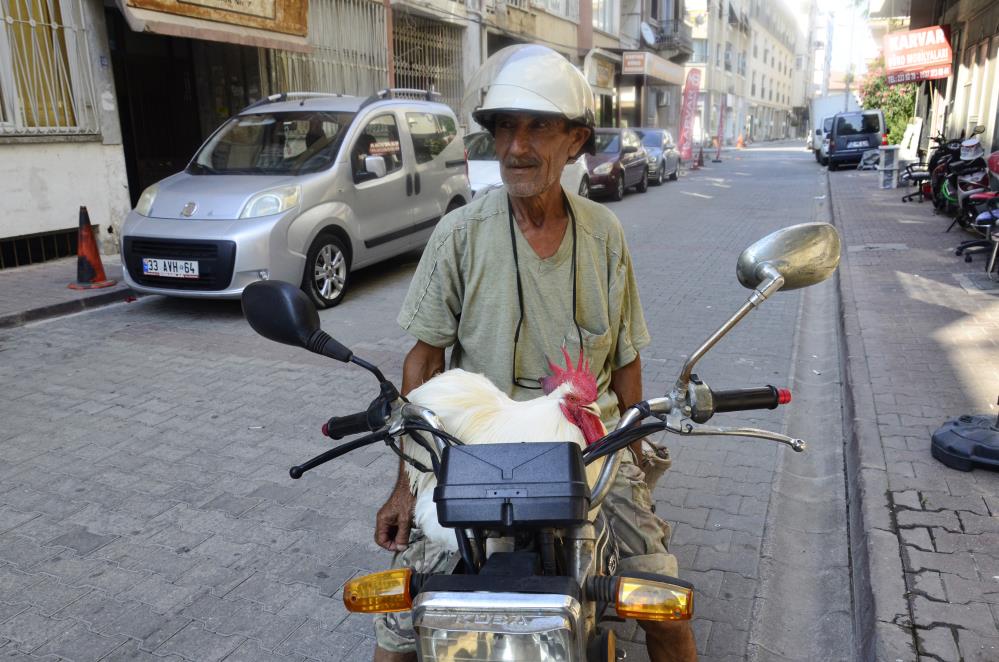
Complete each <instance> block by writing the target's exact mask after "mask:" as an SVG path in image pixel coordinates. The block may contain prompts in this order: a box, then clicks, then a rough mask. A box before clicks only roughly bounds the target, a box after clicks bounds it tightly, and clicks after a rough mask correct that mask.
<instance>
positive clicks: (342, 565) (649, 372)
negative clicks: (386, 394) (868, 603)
mask: <svg viewBox="0 0 999 662" xmlns="http://www.w3.org/2000/svg"><path fill="white" fill-rule="evenodd" d="M707 165H708V166H709V167H708V168H706V169H704V170H701V171H700V172H694V173H689V174H688V175H687V176H684V177H681V179H680V181H679V182H668V183H666V184H665V185H663V186H662V187H658V188H657V187H651V188H650V189H649V191H648V192H647V193H645V194H637V193H630V194H629V195H628V196H627V197H626V198H625V199H624V200H623V201H622V202H619V203H608V204H609V205H610V207H611V208H612V209H613V210H614V212H615V213H616V214H617V215H618V216H619V217H620V218H621V220H622V222H623V224H624V226H625V228H626V231H627V235H628V240H629V244H630V246H631V250H632V254H633V258H634V262H635V267H636V271H637V275H638V279H639V283H640V289H641V296H642V302H643V305H644V308H645V313H646V317H647V319H648V323H649V327H650V330H651V331H652V334H653V343H652V345H651V346H650V347H649V348H647V349H646V351H645V352H644V353H643V356H642V360H643V366H644V371H645V372H644V376H645V391H646V396H652V395H657V394H661V393H663V392H665V391H666V390H668V388H669V387H670V386H671V384H672V382H673V381H674V379H675V377H676V374H677V373H678V371H679V369H680V366H681V364H682V362H683V359H684V357H685V355H686V354H687V353H689V352H691V351H692V350H693V349H694V348H695V347H696V346H697V345H698V344H700V342H701V341H703V340H704V339H705V338H706V337H707V336H708V335H709V334H710V333H711V332H713V331H714V330H715V328H717V326H718V325H719V324H721V323H722V322H723V321H724V320H725V319H726V318H727V317H728V316H729V315H730V314H731V313H732V312H734V311H735V310H736V308H737V307H738V306H739V305H741V304H742V303H743V302H744V301H745V300H746V297H747V295H748V291H747V290H745V289H743V288H742V287H740V286H739V284H738V281H737V280H736V277H735V263H736V258H737V257H738V255H739V253H740V252H741V251H742V249H743V248H745V247H746V246H748V245H749V244H751V243H752V242H753V241H755V240H756V239H758V238H760V237H762V236H764V235H766V234H767V233H769V232H771V231H774V230H776V229H778V228H781V227H784V226H787V225H792V224H795V223H801V222H806V221H812V220H828V219H827V217H826V216H825V214H826V212H825V211H824V209H825V208H824V204H825V202H824V197H823V196H825V194H826V191H827V189H826V186H825V180H824V173H823V172H822V171H821V170H820V169H819V168H818V167H817V166H816V164H815V161H814V160H813V159H812V156H811V155H810V153H808V152H806V151H804V150H803V149H802V148H801V146H800V143H797V142H795V143H793V144H792V143H787V144H784V145H780V144H777V145H774V144H768V145H763V146H760V147H754V148H752V149H748V150H745V151H741V152H735V151H730V152H726V153H725V154H724V155H723V162H722V163H719V164H714V163H710V162H709V163H708V164H707ZM820 175H821V177H820ZM417 260H418V255H415V254H414V255H408V256H405V257H403V258H401V259H397V260H394V261H392V262H389V263H385V264H382V265H380V266H376V267H374V268H370V269H367V270H365V271H362V272H359V273H357V274H355V281H354V287H353V290H352V291H351V292H350V293H349V294H348V296H347V299H346V300H345V302H344V303H343V304H342V305H341V306H339V307H337V308H335V309H332V310H328V311H325V312H323V313H322V314H321V318H322V321H323V324H324V328H325V329H326V330H327V331H328V332H329V333H331V334H332V335H333V336H335V337H336V338H338V339H339V340H341V341H342V342H343V343H344V344H346V345H348V346H350V347H351V348H352V349H353V350H354V352H355V353H356V354H357V355H359V356H361V357H363V358H365V359H367V360H369V361H371V362H373V363H375V364H377V365H379V366H380V367H381V368H382V369H383V370H384V371H385V372H386V374H387V375H389V376H390V377H391V378H393V379H398V378H399V375H400V369H401V363H402V358H403V356H404V354H405V352H406V351H407V350H408V348H409V346H410V344H411V340H410V339H409V338H408V337H407V336H406V334H405V333H404V332H403V331H402V330H401V329H400V328H399V327H398V326H397V325H396V324H395V316H396V313H397V311H398V309H399V305H400V303H401V301H402V298H403V296H404V294H405V292H406V288H407V286H408V283H409V279H410V277H411V275H412V272H413V269H414V268H415V265H416V262H417ZM834 299H835V285H834V284H833V283H832V281H830V282H827V283H824V284H822V285H820V286H817V287H815V288H812V289H811V290H807V291H804V292H802V291H794V292H787V293H780V294H778V295H777V296H775V297H774V298H773V299H772V300H770V301H769V302H767V303H766V305H764V306H763V307H762V308H761V309H760V310H758V311H754V312H753V313H752V314H751V315H750V316H749V317H748V318H747V319H746V320H745V321H744V322H743V323H742V324H741V325H740V326H739V327H737V328H736V329H735V330H734V331H733V332H732V333H731V334H730V335H729V336H728V337H726V338H725V339H724V340H723V341H722V342H721V343H720V344H719V345H718V347H717V348H716V349H715V350H713V351H712V352H711V353H709V354H708V355H707V357H706V358H705V359H704V360H703V361H702V362H701V363H700V364H699V366H698V368H697V370H696V372H697V373H698V374H699V375H700V376H701V377H702V378H703V379H704V380H705V381H707V382H708V383H709V384H711V385H712V386H713V387H715V388H741V387H753V386H761V385H764V384H774V385H776V386H789V387H791V388H792V389H793V390H794V391H795V402H794V403H793V406H792V407H789V408H785V409H782V410H778V411H775V412H763V413H753V414H752V415H750V416H738V415H733V414H726V415H720V416H719V417H718V418H717V419H715V420H714V421H712V423H713V424H717V425H753V426H757V427H763V428H769V429H773V430H782V431H785V432H787V433H788V434H791V435H793V436H800V437H802V438H804V439H806V440H807V441H808V442H809V444H810V450H809V452H807V453H805V454H795V453H793V452H792V451H791V450H790V449H787V448H785V447H782V446H778V445H777V444H774V443H773V442H767V441H761V440H746V439H742V438H718V437H703V438H694V439H679V438H674V439H671V440H670V442H669V443H670V446H671V449H672V455H673V462H674V464H673V468H672V470H670V471H669V472H668V473H667V474H666V475H665V477H664V478H663V480H662V481H661V482H660V484H659V486H658V488H657V490H656V491H655V497H656V502H657V508H658V512H659V513H660V515H662V516H663V517H664V518H666V519H667V520H668V521H670V522H671V524H672V525H673V538H672V549H673V551H674V552H675V553H676V555H677V556H678V558H679V562H680V572H681V575H682V576H683V577H685V578H686V579H689V580H690V581H692V582H693V583H694V584H695V586H696V589H697V596H696V599H695V609H696V613H697V618H696V620H695V622H694V629H695V632H696V636H697V641H698V648H699V651H700V653H701V655H702V659H703V660H707V661H712V662H714V661H722V660H743V659H747V658H748V659H760V660H774V659H785V658H786V659H792V658H793V659H802V658H805V657H809V656H810V657H811V658H812V659H823V660H836V659H843V660H846V659H849V658H850V651H851V650H852V645H853V644H852V640H851V636H852V635H851V627H850V618H851V615H850V592H849V582H850V578H849V567H848V563H847V556H846V549H847V543H848V541H847V533H846V509H845V504H844V503H843V496H844V490H845V485H844V478H843V473H842V472H843V460H842V432H841V430H840V429H839V426H840V423H841V419H840V414H839V412H840V407H839V398H840V387H841V384H840V378H839V376H838V370H839V368H838V366H839V356H838V353H837V352H838V347H839V345H838V340H837V338H836V334H835V329H836V328H837V324H838V322H837V318H836V314H837V306H836V304H835V301H834ZM0 357H2V360H0V382H2V383H3V384H4V385H5V393H4V395H5V397H4V398H3V400H2V401H0V421H3V426H2V427H0V445H2V448H3V457H4V462H3V463H2V465H0V652H3V653H7V652H8V651H10V652H13V651H15V650H16V651H20V652H21V653H25V654H28V655H29V659H35V658H44V657H46V656H52V655H55V656H61V657H63V658H67V659H100V660H121V659H150V660H151V659H160V657H164V656H165V657H167V658H168V659H173V660H192V661H198V662H201V661H206V660H222V659H226V660H230V661H231V660H251V659H254V660H255V659H259V660H283V659H288V660H303V659H309V660H363V659H367V658H369V657H370V653H371V650H372V649H373V639H372V631H371V626H370V619H369V618H367V617H361V616H349V615H348V614H347V613H346V611H345V610H344V608H343V606H342V603H341V593H340V588H341V586H342V585H343V583H344V582H345V581H347V580H348V579H349V578H350V577H351V576H353V575H355V574H357V573H363V572H368V571H374V570H379V569H383V568H385V567H386V566H387V565H388V563H389V560H390V557H389V554H388V553H387V552H384V551H382V550H380V549H379V548H377V547H376V546H375V545H374V543H373V541H372V531H373V522H374V515H375V512H376V510H377V509H378V507H379V506H380V505H381V503H382V501H383V499H384V498H385V496H386V494H387V492H388V489H389V484H390V482H391V481H392V480H393V479H394V474H395V463H396V460H395V458H394V456H392V455H391V454H390V453H388V451H387V450H386V449H384V447H380V446H379V447H374V446H373V447H370V449H366V450H364V451H360V452H356V453H353V454H351V455H348V456H347V457H345V458H343V459H342V460H340V461H338V462H333V463H330V464H327V465H325V466H323V467H321V468H320V469H317V470H315V471H313V472H311V473H309V474H307V475H306V476H305V477H304V478H303V479H302V480H301V481H297V482H296V481H292V480H290V479H289V478H288V477H287V469H288V467H289V466H291V465H292V464H297V463H298V462H300V461H302V460H304V459H307V458H308V457H311V456H312V455H315V454H317V453H318V452H320V451H321V450H323V449H324V448H325V447H326V446H327V442H328V440H326V439H325V438H324V437H322V436H321V435H320V433H319V427H320V426H321V424H322V423H323V422H324V421H325V420H326V419H327V418H328V417H329V416H331V415H333V414H342V413H349V412H353V411H357V410H358V409H361V408H363V407H364V406H365V405H366V404H367V403H368V401H370V399H371V398H372V397H374V395H375V394H376V384H375V383H374V382H373V380H372V379H371V378H370V376H369V375H368V374H367V373H365V372H364V371H361V370H360V369H358V368H356V367H351V366H344V365H342V364H338V363H334V362H331V361H326V360H324V359H320V358H318V357H315V356H313V355H311V354H308V353H306V352H304V351H302V350H295V349H292V348H290V347H285V346H282V345H277V344H274V343H271V342H269V341H267V340H264V339H262V338H260V337H258V336H256V335H255V334H254V333H253V332H252V330H251V329H250V328H249V326H248V325H247V324H246V322H245V321H244V320H243V318H242V315H241V312H240V308H239V304H238V303H236V302H201V301H186V300H169V299H164V298H160V297H156V296H152V297H145V298H143V299H140V300H139V301H137V302H134V303H130V304H119V305H113V306H110V307H107V308H104V309H100V310H95V311H91V312H85V313H81V314H78V315H74V316H69V317H63V318H57V319H53V320H50V321H45V322H38V323H35V324H31V325H27V326H24V327H20V328H16V329H9V330H3V331H0ZM785 412H786V413H785ZM816 577H818V578H819V579H820V580H821V581H816ZM799 578H801V579H799ZM806 584H807V585H806ZM635 636H638V637H640V635H639V634H636V635H635ZM625 645H626V646H627V647H628V649H629V657H628V659H629V660H634V659H645V658H644V651H642V650H641V648H640V647H639V646H637V645H635V644H627V643H626V644H625ZM820 654H821V655H820ZM157 656H160V657H157Z"/></svg>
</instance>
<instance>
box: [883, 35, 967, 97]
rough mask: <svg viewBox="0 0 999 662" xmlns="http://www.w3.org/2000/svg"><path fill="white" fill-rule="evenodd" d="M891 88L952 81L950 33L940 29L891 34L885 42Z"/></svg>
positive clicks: (887, 72) (886, 37) (886, 64)
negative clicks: (948, 79)
mask: <svg viewBox="0 0 999 662" xmlns="http://www.w3.org/2000/svg"><path fill="white" fill-rule="evenodd" d="M884 55H885V70H886V71H885V73H886V74H887V78H888V84H889V85H896V84H898V83H918V82H919V81H923V80H934V79H937V78H949V77H950V75H951V60H952V58H953V54H952V52H951V48H950V41H949V39H948V35H947V31H946V30H945V29H944V28H942V27H941V26H939V25H934V26H933V27H930V28H922V29H919V30H909V31H907V32H890V33H888V34H886V35H885V39H884Z"/></svg>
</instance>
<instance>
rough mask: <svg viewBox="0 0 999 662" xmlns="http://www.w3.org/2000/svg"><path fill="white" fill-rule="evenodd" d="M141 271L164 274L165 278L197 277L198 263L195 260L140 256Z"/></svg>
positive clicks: (149, 274) (158, 274)
mask: <svg viewBox="0 0 999 662" xmlns="http://www.w3.org/2000/svg"><path fill="white" fill-rule="evenodd" d="M142 273H143V274H145V275H146V276H165V277H167V278H197V277H198V263H197V261H196V260H165V259H163V258H159V257H144V258H142Z"/></svg>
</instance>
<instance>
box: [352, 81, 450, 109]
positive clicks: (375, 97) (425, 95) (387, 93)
mask: <svg viewBox="0 0 999 662" xmlns="http://www.w3.org/2000/svg"><path fill="white" fill-rule="evenodd" d="M442 98H444V97H443V95H442V94H441V93H440V92H438V91H437V90H434V89H433V88H431V89H429V90H420V89H417V88H415V87H387V88H385V89H384V90H379V91H377V92H375V93H374V94H372V95H371V96H370V97H368V98H367V99H365V100H364V102H363V103H362V104H361V108H364V107H365V106H369V105H371V104H373V103H374V102H376V101H382V100H384V99H417V100H418V99H422V100H425V101H439V100H440V99H442ZM358 110H360V108H358Z"/></svg>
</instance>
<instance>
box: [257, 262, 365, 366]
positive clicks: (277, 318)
mask: <svg viewBox="0 0 999 662" xmlns="http://www.w3.org/2000/svg"><path fill="white" fill-rule="evenodd" d="M242 300H243V315H244V316H245V317H246V321H247V322H249V323H250V326H251V327H253V330H254V331H256V332H257V333H259V334H260V335H262V336H263V337H264V338H267V339H269V340H273V341H275V342H279V343H284V344H285V345H293V346H295V347H303V348H305V349H307V350H309V351H310V352H315V353H316V354H322V355H323V356H328V357H330V358H331V359H336V360H337V361H343V362H344V363H346V362H347V361H350V360H351V358H352V357H353V353H352V352H351V351H350V350H349V349H347V348H346V347H344V346H343V345H341V344H340V343H339V342H337V341H336V340H335V339H334V338H331V337H330V336H329V334H327V333H325V332H324V331H323V330H322V329H320V328H319V313H318V312H317V311H316V307H315V305H314V304H313V303H312V302H311V301H310V300H309V297H307V296H305V293H304V292H302V290H300V289H298V288H297V287H295V286H294V285H292V284H291V283H285V282H283V281H280V280H261V281H257V282H256V283H251V284H249V285H247V286H246V288H245V289H244V290H243V297H242Z"/></svg>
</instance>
